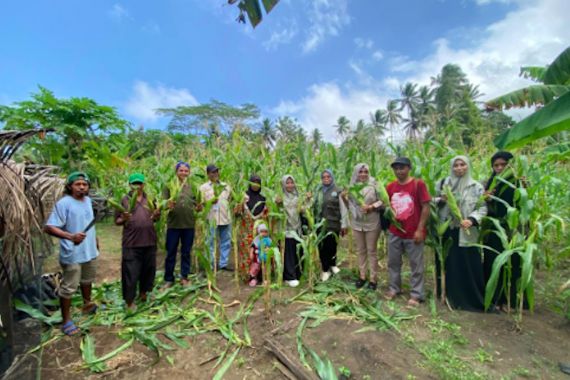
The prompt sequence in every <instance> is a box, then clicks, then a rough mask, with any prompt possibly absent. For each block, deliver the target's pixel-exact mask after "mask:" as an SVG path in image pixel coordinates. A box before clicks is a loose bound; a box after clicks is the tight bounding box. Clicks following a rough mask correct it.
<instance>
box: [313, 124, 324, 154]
mask: <svg viewBox="0 0 570 380" xmlns="http://www.w3.org/2000/svg"><path fill="white" fill-rule="evenodd" d="M311 140H312V141H313V147H314V148H315V149H318V148H319V145H320V144H321V142H322V141H323V134H322V133H321V131H320V130H319V128H315V129H313V132H311Z"/></svg>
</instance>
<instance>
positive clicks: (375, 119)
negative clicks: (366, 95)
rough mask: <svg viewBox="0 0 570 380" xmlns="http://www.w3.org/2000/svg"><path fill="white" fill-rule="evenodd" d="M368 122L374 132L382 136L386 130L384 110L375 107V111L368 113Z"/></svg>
mask: <svg viewBox="0 0 570 380" xmlns="http://www.w3.org/2000/svg"><path fill="white" fill-rule="evenodd" d="M370 123H371V125H372V129H374V131H375V132H376V134H377V135H378V136H379V137H381V136H383V135H384V132H385V131H386V111H384V110H382V109H377V110H376V112H374V113H370Z"/></svg>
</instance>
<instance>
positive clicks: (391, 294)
mask: <svg viewBox="0 0 570 380" xmlns="http://www.w3.org/2000/svg"><path fill="white" fill-rule="evenodd" d="M397 295H398V293H396V292H395V291H393V290H388V291H387V292H386V293H384V298H386V299H387V300H388V301H392V300H393V299H394V298H396V296H397Z"/></svg>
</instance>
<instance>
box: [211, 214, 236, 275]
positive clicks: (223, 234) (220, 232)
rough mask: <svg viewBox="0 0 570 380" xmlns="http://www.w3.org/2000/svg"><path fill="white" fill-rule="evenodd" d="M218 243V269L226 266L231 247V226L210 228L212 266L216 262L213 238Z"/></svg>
mask: <svg viewBox="0 0 570 380" xmlns="http://www.w3.org/2000/svg"><path fill="white" fill-rule="evenodd" d="M215 235H217V238H218V239H219V241H220V263H219V264H218V268H226V267H227V266H228V259H229V257H230V249H231V246H232V225H231V224H226V225H225V226H217V227H214V228H210V236H209V243H210V257H211V259H210V262H211V263H212V266H214V262H215V260H216V246H215V245H214V241H215V240H214V236H215Z"/></svg>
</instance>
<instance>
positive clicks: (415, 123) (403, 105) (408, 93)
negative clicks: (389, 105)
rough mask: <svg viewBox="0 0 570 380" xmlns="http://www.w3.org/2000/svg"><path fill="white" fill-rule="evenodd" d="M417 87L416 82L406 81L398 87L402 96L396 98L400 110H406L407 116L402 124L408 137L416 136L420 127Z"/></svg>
mask: <svg viewBox="0 0 570 380" xmlns="http://www.w3.org/2000/svg"><path fill="white" fill-rule="evenodd" d="M417 87H418V85H417V84H416V83H411V82H408V83H406V84H405V85H404V86H403V87H400V93H401V95H402V97H401V98H400V99H398V102H399V103H400V111H404V110H406V111H407V113H408V117H407V118H405V121H406V124H405V125H404V130H405V131H406V135H407V136H408V137H409V138H416V137H417V136H418V134H419V129H420V123H419V117H420V113H419V106H420V98H419V93H418V90H417Z"/></svg>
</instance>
